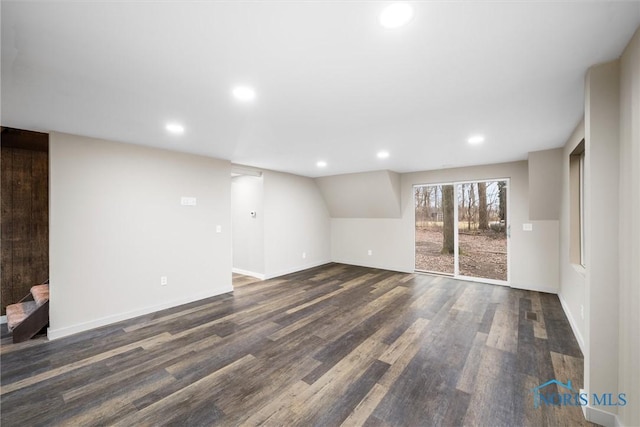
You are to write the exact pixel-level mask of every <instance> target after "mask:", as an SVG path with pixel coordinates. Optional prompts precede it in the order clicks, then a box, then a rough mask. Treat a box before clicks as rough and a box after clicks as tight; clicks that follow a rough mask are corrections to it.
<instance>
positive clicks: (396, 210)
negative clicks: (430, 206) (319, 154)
mask: <svg viewBox="0 0 640 427" xmlns="http://www.w3.org/2000/svg"><path fill="white" fill-rule="evenodd" d="M316 183H317V184H318V187H319V188H320V192H321V193H322V196H323V197H324V200H325V203H326V204H327V208H328V209H329V214H330V215H331V217H332V218H400V175H399V174H397V173H395V172H392V171H387V170H381V171H373V172H363V173H351V174H344V175H333V176H326V177H321V178H316Z"/></svg>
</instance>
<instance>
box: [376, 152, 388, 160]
mask: <svg viewBox="0 0 640 427" xmlns="http://www.w3.org/2000/svg"><path fill="white" fill-rule="evenodd" d="M387 157H389V152H388V151H378V158H379V159H386V158H387Z"/></svg>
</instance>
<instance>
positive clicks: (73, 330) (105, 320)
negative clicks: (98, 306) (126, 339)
mask: <svg viewBox="0 0 640 427" xmlns="http://www.w3.org/2000/svg"><path fill="white" fill-rule="evenodd" d="M227 292H233V286H229V287H228V288H224V289H222V290H217V291H214V292H206V293H202V294H197V295H191V296H188V297H185V298H181V299H178V300H173V301H168V302H165V303H162V304H158V305H153V306H149V307H143V308H139V309H137V310H132V311H128V312H125V313H118V314H114V315H111V316H106V317H101V318H99V319H94V320H91V321H89V322H83V323H78V324H77V325H72V326H67V327H64V328H58V329H52V328H48V329H47V337H48V338H49V340H57V339H59V338H63V337H66V336H69V335H73V334H77V333H80V332H84V331H88V330H90V329H95V328H99V327H101V326H105V325H109V324H111V323H115V322H120V321H122V320H127V319H131V318H134V317H138V316H143V315H145V314H149V313H153V312H156V311H160V310H164V309H167V308H171V307H176V306H179V305H182V304H187V303H190V302H193V301H198V300H201V299H205V298H210V297H214V296H216V295H222V294H226V293H227Z"/></svg>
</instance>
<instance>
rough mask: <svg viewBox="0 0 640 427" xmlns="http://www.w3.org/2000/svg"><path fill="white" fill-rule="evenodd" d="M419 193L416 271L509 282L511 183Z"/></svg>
mask: <svg viewBox="0 0 640 427" xmlns="http://www.w3.org/2000/svg"><path fill="white" fill-rule="evenodd" d="M414 195H415V218H416V222H415V256H416V270H417V271H425V272H433V273H439V274H447V275H451V276H454V277H459V278H463V279H469V280H479V281H484V282H490V283H498V284H506V283H508V280H509V275H508V264H509V263H508V246H509V245H508V231H509V224H508V215H507V214H508V209H507V206H508V200H507V198H508V180H489V181H474V182H457V183H453V184H438V185H420V186H415V187H414Z"/></svg>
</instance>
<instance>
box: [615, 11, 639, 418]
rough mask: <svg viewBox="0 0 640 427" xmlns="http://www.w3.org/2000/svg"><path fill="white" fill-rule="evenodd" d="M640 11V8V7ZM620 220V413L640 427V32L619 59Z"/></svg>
mask: <svg viewBox="0 0 640 427" xmlns="http://www.w3.org/2000/svg"><path fill="white" fill-rule="evenodd" d="M638 7H639V8H640V5H639V6H638ZM618 214H619V220H620V224H619V227H620V232H619V243H620V246H619V255H620V260H619V268H620V289H619V291H620V299H619V301H620V310H619V311H620V312H619V318H618V319H619V328H620V331H619V341H620V342H619V346H620V347H619V367H618V390H619V392H621V393H626V394H627V396H629V398H630V399H629V400H630V402H629V404H628V405H626V406H623V407H620V408H619V409H618V417H619V421H620V423H621V424H622V425H625V426H640V332H638V331H640V309H639V307H640V262H638V260H640V221H638V219H639V218H640V29H638V30H637V31H636V34H635V36H634V37H633V38H632V39H631V42H630V43H629V45H628V46H627V48H626V49H625V51H624V52H623V54H622V57H621V59H620V208H619V209H618Z"/></svg>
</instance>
